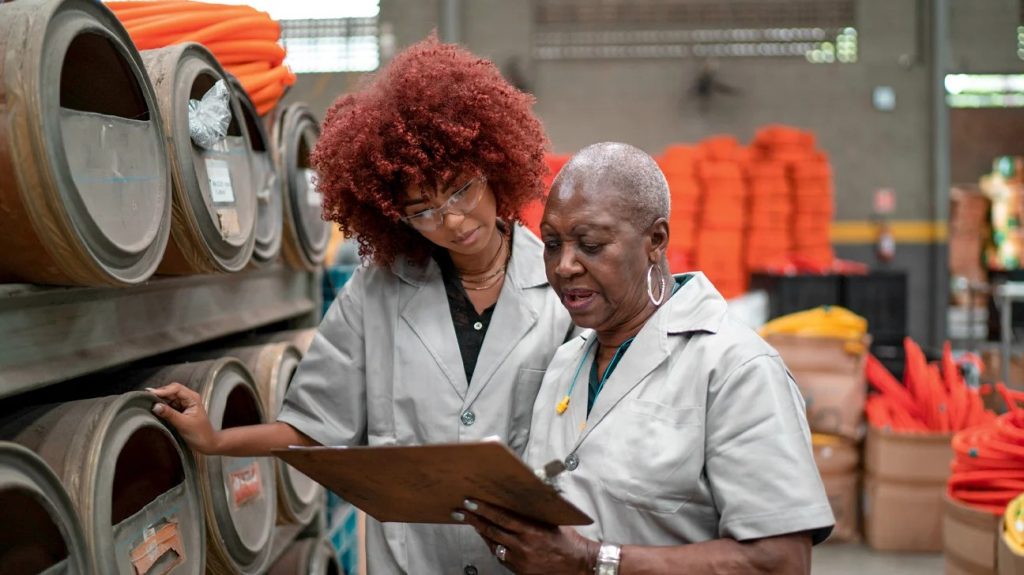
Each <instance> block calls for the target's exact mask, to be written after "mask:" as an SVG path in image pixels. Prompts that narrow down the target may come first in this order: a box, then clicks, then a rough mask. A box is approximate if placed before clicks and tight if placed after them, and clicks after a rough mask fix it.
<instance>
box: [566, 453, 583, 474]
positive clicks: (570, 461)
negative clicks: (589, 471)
mask: <svg viewBox="0 0 1024 575" xmlns="http://www.w3.org/2000/svg"><path fill="white" fill-rule="evenodd" d="M579 466H580V458H579V457H578V456H577V455H576V454H575V453H570V454H569V457H566V458H565V468H566V469H568V470H569V471H576V468H577V467H579Z"/></svg>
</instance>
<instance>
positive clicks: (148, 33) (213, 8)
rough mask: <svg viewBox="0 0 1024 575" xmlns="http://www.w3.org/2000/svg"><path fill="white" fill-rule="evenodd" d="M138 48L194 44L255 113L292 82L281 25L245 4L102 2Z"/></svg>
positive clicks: (272, 102) (159, 0)
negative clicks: (211, 57) (229, 77)
mask: <svg viewBox="0 0 1024 575" xmlns="http://www.w3.org/2000/svg"><path fill="white" fill-rule="evenodd" d="M106 6H107V7H108V8H110V9H111V10H112V11H113V12H114V14H115V15H117V17H118V19H119V20H121V23H123V24H124V26H125V29H126V30H127V31H128V34H129V35H131V37H132V41H134V42H135V45H136V47H137V48H138V49H139V50H152V49H155V48H163V47H165V46H169V45H172V44H179V43H182V42H198V43H200V44H202V45H204V46H206V48H207V49H209V50H210V52H211V53H212V54H213V55H214V57H216V58H217V60H218V61H219V62H220V63H221V65H222V66H224V69H225V70H227V71H228V72H230V73H231V74H233V75H234V76H235V77H237V78H238V80H239V82H240V83H241V84H242V87H243V88H244V89H245V91H246V92H247V93H248V94H249V98H250V99H251V100H252V102H253V104H254V105H255V106H256V111H257V113H259V114H260V115H264V114H267V113H268V112H270V111H271V110H272V109H273V108H274V106H276V105H277V102H278V101H279V100H280V99H281V97H282V96H283V95H284V92H285V89H286V88H287V87H288V86H291V85H292V84H294V83H295V74H293V73H292V71H291V70H289V69H288V67H287V66H285V65H284V58H285V50H284V48H282V47H281V45H280V44H278V40H279V39H280V37H281V26H280V24H278V23H277V22H275V21H274V20H273V19H271V18H270V16H269V15H268V14H267V13H265V12H260V11H259V10H256V9H255V8H252V7H250V6H237V5H225V4H211V3H207V2H194V1H191V0H142V1H132V2H107V3H106Z"/></svg>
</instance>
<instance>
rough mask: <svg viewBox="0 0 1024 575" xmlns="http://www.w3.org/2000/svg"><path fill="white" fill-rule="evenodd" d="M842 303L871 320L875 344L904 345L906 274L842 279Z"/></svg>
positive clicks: (887, 273)
mask: <svg viewBox="0 0 1024 575" xmlns="http://www.w3.org/2000/svg"><path fill="white" fill-rule="evenodd" d="M840 284H841V295H842V299H841V302H842V303H841V304H840V305H842V306H843V307H845V308H846V309H848V310H850V311H852V312H853V313H855V314H857V315H859V316H861V317H863V318H865V319H867V320H868V332H869V333H871V338H872V340H873V341H874V344H875V345H891V346H901V345H903V338H904V337H906V335H907V273H906V272H905V271H873V272H871V273H869V274H868V275H864V276H843V279H842V281H841V282H840Z"/></svg>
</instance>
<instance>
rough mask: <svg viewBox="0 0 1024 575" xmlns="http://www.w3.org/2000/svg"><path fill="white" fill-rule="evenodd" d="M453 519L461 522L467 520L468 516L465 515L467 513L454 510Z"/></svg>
mask: <svg viewBox="0 0 1024 575" xmlns="http://www.w3.org/2000/svg"><path fill="white" fill-rule="evenodd" d="M452 519H454V520H456V521H458V522H459V523H462V522H463V521H465V520H466V516H465V514H463V513H459V512H458V511H453V512H452Z"/></svg>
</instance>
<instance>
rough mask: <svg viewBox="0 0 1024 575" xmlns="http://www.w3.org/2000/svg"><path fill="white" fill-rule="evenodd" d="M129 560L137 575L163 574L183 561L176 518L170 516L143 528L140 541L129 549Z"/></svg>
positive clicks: (183, 547)
mask: <svg viewBox="0 0 1024 575" xmlns="http://www.w3.org/2000/svg"><path fill="white" fill-rule="evenodd" d="M131 562H132V567H134V568H135V573H137V574H139V575H165V574H167V573H170V572H171V571H172V570H174V568H175V567H177V566H178V565H181V564H182V563H184V562H185V546H184V544H183V543H182V541H181V535H180V533H179V530H178V519H177V518H176V517H171V518H170V519H167V520H161V521H159V522H158V523H157V524H154V525H151V526H149V527H147V528H145V529H144V530H143V532H142V541H141V542H140V543H139V544H138V545H137V546H135V547H134V548H133V549H132V550H131Z"/></svg>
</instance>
